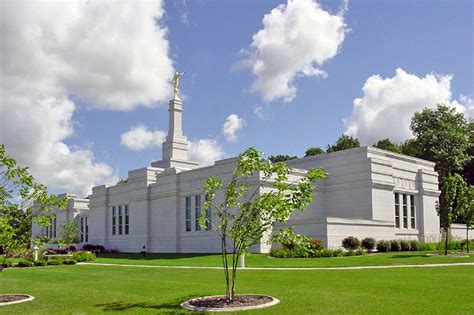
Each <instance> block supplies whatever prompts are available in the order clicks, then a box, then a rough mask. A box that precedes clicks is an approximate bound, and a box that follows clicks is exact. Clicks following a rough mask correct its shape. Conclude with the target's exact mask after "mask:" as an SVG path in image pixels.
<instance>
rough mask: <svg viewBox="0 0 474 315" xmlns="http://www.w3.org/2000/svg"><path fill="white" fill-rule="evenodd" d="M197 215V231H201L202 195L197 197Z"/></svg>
mask: <svg viewBox="0 0 474 315" xmlns="http://www.w3.org/2000/svg"><path fill="white" fill-rule="evenodd" d="M194 201H195V202H196V203H195V205H194V206H195V214H196V218H195V220H196V231H201V226H200V225H199V219H200V218H201V195H197V196H195V200H194Z"/></svg>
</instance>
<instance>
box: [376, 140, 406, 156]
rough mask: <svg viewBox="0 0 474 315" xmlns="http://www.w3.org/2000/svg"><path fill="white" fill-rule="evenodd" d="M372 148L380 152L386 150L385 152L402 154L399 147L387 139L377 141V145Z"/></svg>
mask: <svg viewBox="0 0 474 315" xmlns="http://www.w3.org/2000/svg"><path fill="white" fill-rule="evenodd" d="M373 146H374V147H376V148H379V149H382V150H387V151H391V152H395V153H402V150H401V149H400V146H399V145H397V144H395V143H393V142H392V141H390V139H388V138H385V139H381V140H379V141H377V143H375V144H374V145H373Z"/></svg>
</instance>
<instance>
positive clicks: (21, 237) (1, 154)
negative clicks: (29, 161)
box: [0, 144, 66, 265]
mask: <svg viewBox="0 0 474 315" xmlns="http://www.w3.org/2000/svg"><path fill="white" fill-rule="evenodd" d="M65 205H66V200H65V199H64V200H60V199H58V198H57V197H56V196H55V195H49V194H48V191H47V188H46V186H44V185H41V184H38V183H36V182H35V180H34V178H33V176H31V175H30V174H29V173H28V168H27V167H21V166H19V165H18V164H17V162H16V161H15V160H14V159H13V158H11V157H9V156H7V155H6V150H5V146H4V145H3V144H0V245H1V246H2V247H3V252H4V256H3V257H4V262H5V258H6V257H7V256H8V255H10V254H21V253H24V252H25V251H26V250H27V249H28V248H29V247H30V245H31V243H32V241H33V240H32V235H31V227H32V225H33V224H34V223H35V224H38V225H40V226H47V225H49V224H50V223H49V219H50V217H49V215H50V214H51V207H53V206H58V207H64V206H65ZM4 262H3V263H4ZM3 263H2V265H3Z"/></svg>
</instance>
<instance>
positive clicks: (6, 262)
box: [2, 260, 13, 268]
mask: <svg viewBox="0 0 474 315" xmlns="http://www.w3.org/2000/svg"><path fill="white" fill-rule="evenodd" d="M2 266H3V268H11V267H12V266H13V263H12V262H11V260H5V262H4V263H3V265H2Z"/></svg>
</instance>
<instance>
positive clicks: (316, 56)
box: [240, 0, 348, 102]
mask: <svg viewBox="0 0 474 315" xmlns="http://www.w3.org/2000/svg"><path fill="white" fill-rule="evenodd" d="M345 9H346V7H345V6H344V8H342V9H341V11H340V12H339V13H337V14H331V13H330V12H328V11H325V10H324V9H323V8H321V6H320V5H319V4H318V3H317V2H316V1H314V0H297V1H291V0H289V1H288V3H287V4H286V5H284V4H282V5H279V6H277V7H276V8H274V9H273V10H272V11H271V12H270V13H269V14H266V15H265V16H264V17H263V21H262V22H263V29H261V30H260V31H258V32H257V33H256V34H254V36H253V41H252V44H251V46H250V49H249V51H247V54H248V55H249V56H248V58H246V59H244V60H242V61H241V62H240V67H244V68H250V69H251V71H252V73H253V74H254V75H255V80H254V82H253V84H252V87H251V90H252V91H253V92H257V93H260V94H261V97H262V100H263V101H265V102H271V101H274V100H276V99H280V98H283V100H284V101H286V102H290V101H292V100H293V98H295V97H296V92H297V88H296V85H295V83H294V80H295V78H296V77H299V76H302V77H306V76H321V77H326V76H327V74H326V72H324V71H323V70H322V69H321V68H320V67H321V66H322V65H323V64H324V63H325V62H327V61H328V60H330V59H332V58H333V57H334V56H336V54H337V53H338V51H339V49H340V46H341V44H342V42H343V41H344V37H345V34H346V33H347V31H348V29H347V26H346V24H345V22H344V16H343V13H344V11H345Z"/></svg>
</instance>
